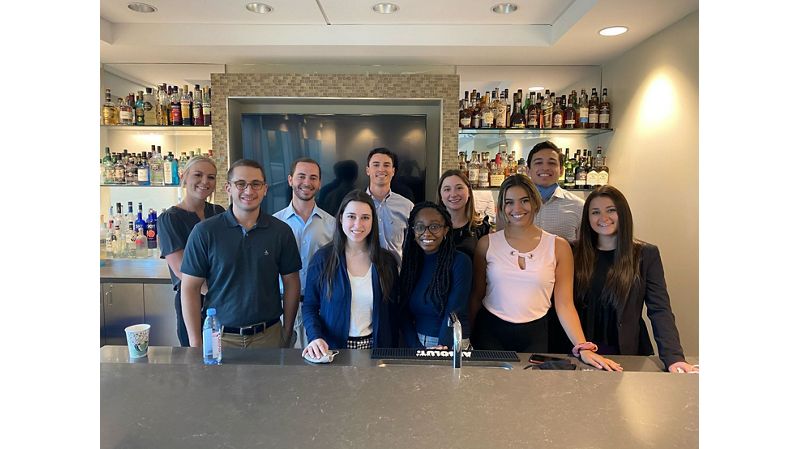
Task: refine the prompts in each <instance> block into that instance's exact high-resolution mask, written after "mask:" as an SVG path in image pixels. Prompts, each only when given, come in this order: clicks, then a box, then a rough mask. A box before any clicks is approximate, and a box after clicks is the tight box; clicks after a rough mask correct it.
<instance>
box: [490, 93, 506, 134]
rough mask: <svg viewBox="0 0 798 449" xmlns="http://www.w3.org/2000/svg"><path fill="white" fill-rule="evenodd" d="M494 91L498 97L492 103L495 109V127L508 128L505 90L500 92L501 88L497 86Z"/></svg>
mask: <svg viewBox="0 0 798 449" xmlns="http://www.w3.org/2000/svg"><path fill="white" fill-rule="evenodd" d="M493 93H494V94H495V95H496V97H497V98H496V99H495V100H494V101H493V102H492V104H491V107H492V109H493V121H494V126H493V127H494V128H498V129H504V128H507V112H506V111H507V106H506V104H505V103H506V100H505V98H504V92H501V93H499V88H496V89H495V90H494V91H493Z"/></svg>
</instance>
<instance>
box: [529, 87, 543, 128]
mask: <svg viewBox="0 0 798 449" xmlns="http://www.w3.org/2000/svg"><path fill="white" fill-rule="evenodd" d="M529 95H530V100H529V106H527V108H526V127H527V128H530V129H539V128H540V122H538V118H539V117H540V103H538V102H537V101H536V100H535V99H533V98H532V96H531V95H532V93H531V92H530V94H529Z"/></svg>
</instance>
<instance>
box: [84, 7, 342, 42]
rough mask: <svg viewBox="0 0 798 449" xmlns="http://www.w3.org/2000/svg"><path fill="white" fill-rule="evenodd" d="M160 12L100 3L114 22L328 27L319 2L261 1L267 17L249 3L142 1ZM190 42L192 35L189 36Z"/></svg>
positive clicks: (104, 13) (103, 13)
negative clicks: (266, 7) (254, 11)
mask: <svg viewBox="0 0 798 449" xmlns="http://www.w3.org/2000/svg"><path fill="white" fill-rule="evenodd" d="M139 1H140V2H143V3H148V4H150V5H152V6H154V7H156V8H158V11H156V12H154V13H149V14H142V13H137V12H133V11H131V10H130V9H128V7H127V4H128V3H129V2H128V1H124V0H122V1H120V0H100V17H102V18H104V19H106V20H108V21H110V22H113V23H196V24H204V23H219V24H221V23H225V24H238V23H241V24H258V23H261V24H276V23H279V24H292V25H326V22H325V20H324V16H323V15H322V13H321V10H319V6H318V4H317V3H316V0H262V2H263V3H266V4H268V5H269V6H271V7H272V8H274V9H273V11H272V12H270V13H268V14H255V13H252V12H249V11H248V10H247V9H246V8H245V5H246V4H247V3H249V1H247V0H139ZM187 39H190V36H187Z"/></svg>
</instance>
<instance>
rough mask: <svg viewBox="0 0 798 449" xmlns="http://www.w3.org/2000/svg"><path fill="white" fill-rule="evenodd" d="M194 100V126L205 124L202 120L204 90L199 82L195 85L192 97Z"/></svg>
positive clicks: (192, 106) (192, 110) (192, 111)
mask: <svg viewBox="0 0 798 449" xmlns="http://www.w3.org/2000/svg"><path fill="white" fill-rule="evenodd" d="M192 99H193V102H192V103H191V115H192V117H193V120H194V121H193V125H194V126H203V125H204V123H203V121H202V91H201V90H200V86H199V84H195V85H194V96H193V97H192Z"/></svg>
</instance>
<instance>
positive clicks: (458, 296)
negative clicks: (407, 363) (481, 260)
mask: <svg viewBox="0 0 798 449" xmlns="http://www.w3.org/2000/svg"><path fill="white" fill-rule="evenodd" d="M452 231H453V227H452V218H451V216H450V215H449V212H447V211H446V208H445V207H443V206H441V205H438V204H435V203H432V202H430V201H424V202H421V203H418V204H416V206H415V207H413V210H412V211H410V217H409V218H408V220H407V231H406V232H407V234H406V235H405V241H404V245H403V248H402V269H401V271H400V282H399V285H400V287H399V288H400V290H399V305H400V309H401V315H400V323H401V325H400V327H401V330H402V334H403V338H404V342H405V344H406V345H407V346H409V347H413V348H433V347H444V346H445V347H447V348H448V347H451V346H452V330H451V329H450V328H449V326H448V316H449V313H451V312H455V313H456V314H457V317H458V318H459V320H460V323H461V325H462V327H463V337H464V342H463V345H464V347H468V341H467V340H466V338H467V337H468V335H469V333H470V326H469V325H468V296H469V294H470V290H471V259H470V258H469V257H468V256H467V255H465V254H464V253H462V252H460V251H457V250H456V249H455V242H454V238H453V235H452Z"/></svg>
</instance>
